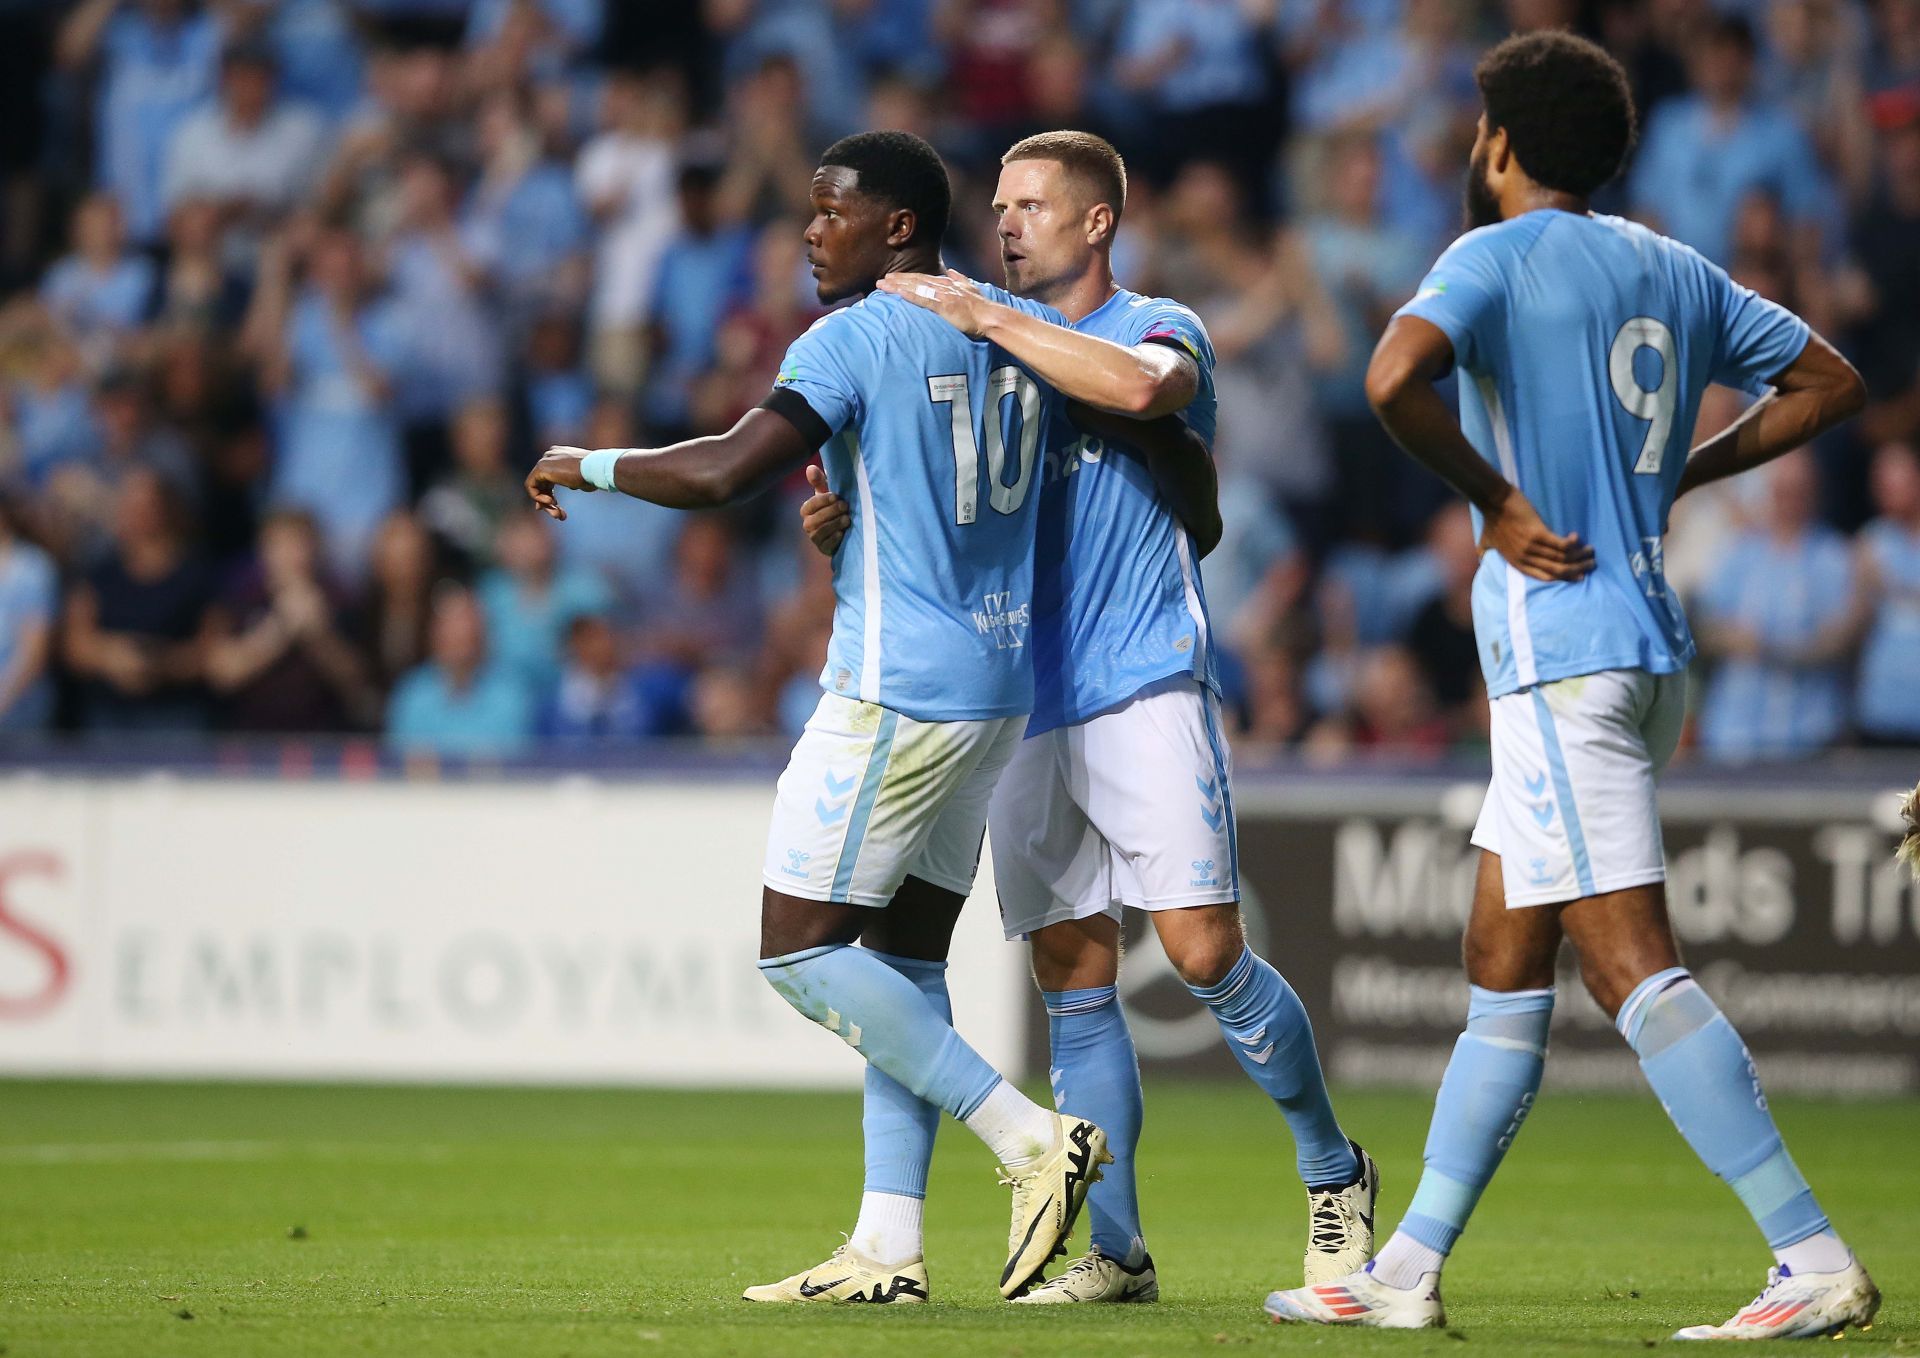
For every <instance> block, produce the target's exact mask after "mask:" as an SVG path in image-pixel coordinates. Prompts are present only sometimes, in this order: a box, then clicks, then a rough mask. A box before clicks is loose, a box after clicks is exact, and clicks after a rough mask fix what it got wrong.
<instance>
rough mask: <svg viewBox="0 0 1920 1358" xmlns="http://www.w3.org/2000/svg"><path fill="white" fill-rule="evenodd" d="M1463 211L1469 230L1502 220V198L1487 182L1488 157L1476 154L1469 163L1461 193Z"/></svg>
mask: <svg viewBox="0 0 1920 1358" xmlns="http://www.w3.org/2000/svg"><path fill="white" fill-rule="evenodd" d="M1461 211H1462V215H1463V216H1464V217H1465V219H1466V224H1467V228H1466V229H1467V230H1469V231H1472V230H1475V229H1477V228H1479V227H1482V226H1492V225H1493V224H1494V223H1495V222H1498V221H1499V220H1500V200H1499V199H1498V198H1497V197H1495V196H1494V192H1493V188H1492V186H1491V185H1489V184H1488V183H1487V158H1486V156H1484V155H1477V156H1475V157H1474V158H1473V159H1472V160H1471V161H1470V162H1469V163H1468V165H1467V178H1466V183H1465V185H1464V186H1463V191H1462V193H1461Z"/></svg>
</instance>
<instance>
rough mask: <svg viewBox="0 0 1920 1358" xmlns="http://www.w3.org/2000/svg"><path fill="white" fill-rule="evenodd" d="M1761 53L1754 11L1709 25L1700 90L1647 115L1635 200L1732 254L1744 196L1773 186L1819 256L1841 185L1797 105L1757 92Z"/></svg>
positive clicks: (1697, 55) (1695, 74)
mask: <svg viewBox="0 0 1920 1358" xmlns="http://www.w3.org/2000/svg"><path fill="white" fill-rule="evenodd" d="M1754 61H1755V43H1754V37H1753V29H1752V27H1751V26H1750V25H1749V24H1748V23H1747V21H1746V20H1745V19H1743V18H1740V17H1739V16H1737V15H1733V16H1725V17H1721V18H1717V19H1714V20H1712V21H1711V22H1709V23H1708V24H1707V25H1706V27H1705V29H1704V31H1703V32H1702V33H1701V35H1700V38H1699V40H1698V41H1697V43H1696V44H1695V45H1694V49H1693V53H1692V59H1691V62H1690V64H1689V77H1690V80H1691V82H1692V90H1693V92H1692V93H1691V94H1689V95H1688V96H1686V97H1685V98H1681V99H1673V100H1669V101H1667V102H1666V103H1664V104H1661V105H1659V106H1658V107H1657V108H1655V109H1653V110H1652V111H1651V112H1650V113H1649V114H1648V115H1647V118H1646V132H1645V135H1644V136H1643V137H1642V139H1641V144H1640V150H1639V152H1638V154H1637V155H1636V156H1635V157H1634V162H1633V173H1632V179H1631V181H1630V186H1629V188H1630V193H1631V197H1632V202H1633V210H1634V212H1635V213H1636V215H1639V216H1641V217H1643V218H1645V219H1646V220H1647V221H1648V222H1650V223H1651V224H1652V225H1654V226H1655V227H1656V228H1657V229H1659V230H1661V231H1664V232H1666V233H1667V234H1668V235H1671V236H1673V237H1675V238H1677V239H1679V240H1682V241H1685V242H1686V243H1687V244H1688V245H1691V246H1693V247H1694V248H1695V249H1697V250H1699V251H1700V252H1701V253H1702V254H1704V255H1705V256H1707V258H1709V259H1711V260H1715V261H1717V262H1719V263H1722V264H1724V263H1726V262H1727V260H1728V259H1729V258H1730V257H1731V253H1732V247H1733V230H1734V220H1735V217H1736V216H1737V215H1738V213H1739V210H1740V204H1741V202H1742V200H1744V199H1745V198H1746V197H1747V195H1748V194H1750V193H1752V192H1754V191H1755V190H1764V191H1766V192H1769V193H1771V194H1773V195H1774V196H1775V197H1776V198H1777V199H1778V200H1779V202H1780V205H1781V208H1782V209H1783V210H1784V211H1785V213H1786V215H1787V217H1788V219H1789V220H1790V221H1791V222H1792V224H1793V227H1794V230H1795V233H1796V236H1797V237H1798V238H1799V240H1800V248H1801V250H1802V252H1803V253H1805V254H1806V255H1809V256H1816V257H1817V256H1818V255H1819V253H1820V248H1819V247H1820V233H1821V230H1822V227H1823V226H1824V225H1825V224H1826V223H1827V221H1828V219H1829V217H1830V216H1831V215H1832V201H1833V200H1832V197H1831V191H1830V189H1829V188H1828V186H1827V184H1826V182H1825V181H1824V179H1823V177H1822V175H1821V172H1820V164H1819V159H1818V157H1817V156H1815V154H1814V150H1813V146H1812V144H1811V143H1810V142H1809V141H1808V140H1807V135H1806V133H1805V132H1804V131H1802V130H1801V128H1800V126H1799V125H1798V124H1797V123H1796V122H1794V120H1793V115H1792V114H1791V113H1790V112H1787V111H1785V110H1782V109H1780V108H1778V107H1775V106H1772V105H1768V104H1764V103H1760V102H1758V101H1756V100H1755V99H1754V98H1753V97H1752V95H1753V84H1754Z"/></svg>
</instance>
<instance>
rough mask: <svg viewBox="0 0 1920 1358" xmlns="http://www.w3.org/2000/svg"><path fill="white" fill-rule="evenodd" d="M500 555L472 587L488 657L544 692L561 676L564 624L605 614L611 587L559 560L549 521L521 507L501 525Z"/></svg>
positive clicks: (532, 688) (535, 690)
mask: <svg viewBox="0 0 1920 1358" xmlns="http://www.w3.org/2000/svg"><path fill="white" fill-rule="evenodd" d="M499 558H500V564H499V566H498V567H497V568H496V569H494V570H492V571H489V572H488V573H487V574H486V575H485V576H484V577H483V578H482V579H481V581H480V586H479V589H478V590H477V591H476V593H477V595H478V597H479V600H480V605H481V607H482V608H483V609H484V610H485V611H486V615H487V635H488V636H490V637H491V638H492V639H493V658H494V661H495V663H496V664H498V665H501V666H503V667H505V668H507V669H509V670H511V671H512V672H513V673H514V674H515V675H516V676H518V677H519V679H520V680H521V681H522V682H523V683H524V684H525V685H526V686H527V689H528V690H529V691H530V692H532V693H535V694H544V693H546V692H547V690H549V689H550V688H551V687H552V686H553V684H554V683H555V682H556V681H557V680H558V679H559V677H560V658H561V646H562V643H563V642H564V641H565V639H566V636H567V630H568V628H570V627H571V626H572V625H573V622H574V620H575V619H576V618H583V617H601V616H605V615H606V614H607V613H609V612H610V611H611V610H612V608H613V591H612V590H610V589H608V588H607V582H606V581H605V580H603V579H601V578H600V577H599V576H598V575H596V574H594V573H593V572H592V571H589V570H582V569H580V568H579V567H577V566H575V567H568V566H563V565H560V564H559V562H558V561H557V560H556V556H555V552H554V543H553V532H552V529H551V526H550V524H549V521H548V520H547V519H546V518H544V517H542V516H540V515H536V514H533V513H531V512H529V511H528V510H527V509H526V508H525V507H524V506H522V508H521V510H520V512H519V513H517V514H515V515H513V516H512V517H511V518H509V519H507V520H506V522H505V523H504V524H502V525H501V529H500V542H499Z"/></svg>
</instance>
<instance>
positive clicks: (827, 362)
mask: <svg viewBox="0 0 1920 1358" xmlns="http://www.w3.org/2000/svg"><path fill="white" fill-rule="evenodd" d="M860 341H861V336H860V334H859V326H858V323H857V322H856V320H855V319H854V315H853V313H852V312H851V311H850V310H849V311H833V312H829V313H827V314H826V315H825V316H822V317H821V318H820V319H819V320H817V321H815V322H814V323H813V324H812V326H810V327H809V328H808V329H807V332H806V333H805V334H803V335H802V336H800V338H799V339H797V340H795V341H794V342H793V343H792V344H791V345H789V346H788V347H787V354H786V357H785V358H783V359H781V360H780V372H779V375H778V376H777V377H775V378H774V379H773V395H772V396H770V397H768V398H767V404H768V407H769V408H770V409H774V410H781V411H782V412H783V413H789V417H790V418H791V414H790V412H791V405H790V403H791V401H792V400H793V398H795V397H798V398H799V399H800V400H802V401H804V402H805V403H806V406H807V409H808V410H810V411H812V412H813V414H814V416H815V418H817V419H818V420H819V422H820V426H821V429H824V430H825V434H824V436H823V437H820V438H819V439H818V442H819V443H824V442H826V440H827V439H829V438H832V437H833V436H834V435H835V434H837V433H839V432H840V431H841V430H842V429H844V428H846V426H847V425H849V424H851V423H852V422H853V421H854V419H855V418H856V417H857V416H858V415H859V413H860V387H859V384H858V383H857V382H856V381H855V380H854V373H855V372H856V371H858V370H859V366H860V365H859V364H858V363H857V362H856V361H855V358H856V354H857V351H858V349H859V348H861V347H862V346H861V343H860ZM783 393H784V394H783ZM783 407H784V409H783ZM796 423H799V422H798V421H796ZM801 432H802V433H804V434H808V435H809V436H812V435H818V434H820V432H821V430H820V429H812V430H809V429H806V428H802V429H801Z"/></svg>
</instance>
